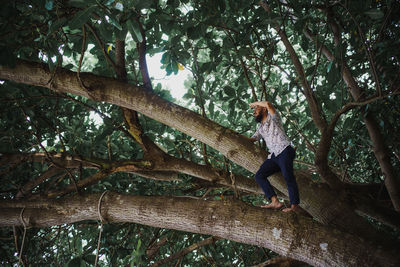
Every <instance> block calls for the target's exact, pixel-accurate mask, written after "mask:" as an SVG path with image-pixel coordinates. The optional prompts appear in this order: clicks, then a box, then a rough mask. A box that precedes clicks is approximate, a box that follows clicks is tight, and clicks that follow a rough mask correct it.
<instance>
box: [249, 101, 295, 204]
mask: <svg viewBox="0 0 400 267" xmlns="http://www.w3.org/2000/svg"><path fill="white" fill-rule="evenodd" d="M250 107H251V108H253V109H254V112H253V115H254V118H255V120H256V122H258V123H260V126H259V127H258V129H257V131H256V132H255V133H254V135H253V136H252V137H250V140H251V141H252V142H255V141H258V140H260V139H261V137H262V138H263V139H264V141H265V143H266V144H267V147H268V150H269V153H270V154H269V155H268V158H267V159H266V160H265V161H264V163H263V164H262V165H261V166H260V169H259V170H258V171H257V173H256V176H255V179H256V181H257V183H258V184H259V186H260V187H261V188H262V190H263V191H264V193H265V196H266V197H267V198H268V199H269V200H271V203H270V204H267V205H264V206H261V207H262V208H267V209H281V208H282V206H283V204H282V203H281V202H279V200H278V198H277V196H276V193H275V191H274V189H273V188H272V186H271V184H270V182H269V181H268V179H267V178H268V176H270V175H272V174H274V173H276V172H279V171H281V172H282V175H283V177H284V178H285V181H286V185H287V187H288V192H289V199H290V205H291V206H290V208H285V209H283V211H284V212H289V211H295V210H296V209H297V207H298V205H299V203H300V198H299V190H298V187H297V182H296V177H295V176H294V174H293V160H294V158H295V153H296V152H295V150H294V148H293V147H292V146H291V145H290V144H291V141H290V139H289V137H288V136H287V135H286V133H285V131H284V129H283V126H282V122H281V118H280V116H279V114H278V112H277V111H276V110H275V108H274V106H273V105H272V104H271V103H270V102H268V101H262V102H254V103H251V104H250Z"/></svg>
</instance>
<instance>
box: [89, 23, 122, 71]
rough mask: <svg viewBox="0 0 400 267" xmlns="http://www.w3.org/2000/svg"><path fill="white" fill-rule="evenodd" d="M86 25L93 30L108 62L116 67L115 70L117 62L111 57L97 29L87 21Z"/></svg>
mask: <svg viewBox="0 0 400 267" xmlns="http://www.w3.org/2000/svg"><path fill="white" fill-rule="evenodd" d="M85 25H86V26H88V28H89V30H90V31H91V32H92V34H93V35H94V37H95V38H96V41H97V43H98V44H99V46H100V48H101V51H103V54H104V57H105V58H106V60H107V62H109V63H110V64H111V65H112V67H113V68H114V70H115V69H116V65H115V62H114V61H113V60H112V59H111V57H110V55H109V54H108V53H107V51H106V50H105V47H104V44H103V42H102V41H101V39H100V37H99V35H98V34H97V33H96V30H95V29H94V28H93V27H92V25H90V24H89V23H86V24H85Z"/></svg>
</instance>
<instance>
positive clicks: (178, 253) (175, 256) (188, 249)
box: [148, 236, 221, 267]
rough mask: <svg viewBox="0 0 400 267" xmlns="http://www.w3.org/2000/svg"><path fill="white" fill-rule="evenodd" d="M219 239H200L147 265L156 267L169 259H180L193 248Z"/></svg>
mask: <svg viewBox="0 0 400 267" xmlns="http://www.w3.org/2000/svg"><path fill="white" fill-rule="evenodd" d="M220 239H221V238H219V237H213V236H212V237H209V238H207V239H204V240H203V241H200V242H198V243H195V244H192V245H190V246H189V247H187V248H184V249H182V250H181V251H179V252H177V253H175V254H173V255H171V256H169V257H167V258H164V259H162V260H159V261H157V262H155V263H153V264H151V265H149V266H148V267H157V266H161V265H163V264H165V263H167V262H170V261H173V260H176V259H181V258H182V257H184V256H185V255H186V254H188V253H190V252H192V251H193V250H196V249H198V248H200V247H202V246H205V245H209V244H212V243H214V242H215V241H217V240H220Z"/></svg>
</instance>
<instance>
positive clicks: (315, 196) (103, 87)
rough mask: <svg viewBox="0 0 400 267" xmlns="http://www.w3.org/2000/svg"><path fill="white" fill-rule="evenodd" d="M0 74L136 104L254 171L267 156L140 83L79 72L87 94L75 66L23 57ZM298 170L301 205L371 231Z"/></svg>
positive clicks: (324, 218)
mask: <svg viewBox="0 0 400 267" xmlns="http://www.w3.org/2000/svg"><path fill="white" fill-rule="evenodd" d="M51 77H53V78H52V79H51ZM0 78H2V79H7V80H12V81H15V82H19V83H25V84H31V85H37V86H42V87H47V88H49V89H51V90H55V91H62V92H67V93H71V94H74V95H80V96H84V97H88V98H92V97H95V98H96V100H98V101H105V102H109V103H112V104H116V105H119V106H121V107H126V108H130V109H134V110H137V111H138V112H141V113H143V114H145V115H146V116H149V117H151V118H153V119H156V120H158V121H160V122H162V123H164V124H166V125H169V126H171V127H174V128H176V129H177V130H180V131H182V132H184V133H185V134H188V135H190V136H192V137H194V138H196V139H198V140H200V141H202V142H204V143H206V144H207V145H209V146H211V147H213V148H214V149H216V150H218V151H220V152H221V153H222V154H223V155H225V156H226V157H228V158H229V159H230V160H232V161H233V162H235V163H237V164H239V165H241V166H242V167H244V168H246V169H247V170H249V171H251V172H253V173H255V172H256V171H257V170H258V168H259V166H260V165H261V164H262V162H263V161H264V159H265V158H266V153H265V151H262V150H260V148H258V147H257V146H256V145H254V144H252V143H251V142H249V141H248V140H247V139H245V138H243V137H242V136H241V135H239V134H238V133H236V132H234V131H232V130H230V129H227V128H225V127H222V126H221V125H219V124H217V123H215V122H213V121H211V120H208V119H205V118H203V117H202V116H200V115H199V114H196V113H195V112H192V111H190V110H188V109H185V108H183V107H180V106H178V105H176V104H173V103H171V102H168V101H165V100H163V99H162V98H160V97H159V96H157V95H155V94H154V93H151V92H148V91H146V90H143V89H142V87H139V86H135V85H132V84H126V83H123V82H120V81H118V80H115V79H112V78H107V77H101V76H96V75H93V74H88V73H81V78H82V79H83V80H84V82H85V84H86V85H87V86H88V88H90V90H92V93H91V94H90V95H89V93H88V91H87V90H83V89H82V88H81V87H80V86H79V84H78V82H77V80H76V74H75V73H74V72H71V71H68V70H64V69H61V68H58V72H56V73H55V74H54V75H53V76H52V73H51V72H50V71H49V70H48V67H47V66H46V65H44V64H39V63H32V62H27V61H21V60H19V61H17V66H16V67H15V68H10V67H6V66H0ZM295 175H296V179H297V183H298V186H299V191H300V195H301V199H302V202H301V205H302V207H303V208H304V209H305V210H307V211H308V212H309V213H310V214H311V215H312V216H313V217H314V218H315V219H316V220H318V221H320V222H323V223H331V224H334V225H337V226H340V227H342V228H343V229H347V230H348V231H351V232H358V233H360V234H361V235H363V236H366V237H368V236H371V235H370V233H373V232H374V230H373V229H372V228H371V226H369V225H368V223H366V222H365V221H363V220H362V218H360V217H359V216H358V215H356V214H355V213H354V212H353V210H352V207H350V206H349V205H348V203H347V202H345V201H338V196H337V194H333V193H332V191H330V190H329V188H327V187H325V186H324V185H315V184H312V183H310V179H309V176H308V175H307V174H304V173H302V172H301V171H296V172H295ZM269 180H270V182H271V184H272V185H273V186H274V187H276V188H277V189H278V190H279V191H280V192H283V193H285V194H287V186H286V183H285V182H284V179H283V178H282V176H281V175H280V174H275V175H272V176H270V177H269Z"/></svg>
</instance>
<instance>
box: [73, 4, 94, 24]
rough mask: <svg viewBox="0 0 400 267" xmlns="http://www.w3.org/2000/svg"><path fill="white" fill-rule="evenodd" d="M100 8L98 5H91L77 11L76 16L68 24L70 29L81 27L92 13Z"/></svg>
mask: <svg viewBox="0 0 400 267" xmlns="http://www.w3.org/2000/svg"><path fill="white" fill-rule="evenodd" d="M98 8H99V7H98V6H91V7H88V8H86V9H84V10H81V11H79V12H78V13H76V15H75V17H74V18H73V19H72V20H71V22H70V23H69V24H68V26H69V27H70V29H76V28H80V27H81V26H82V25H83V24H85V23H86V22H87V21H88V20H89V19H90V15H91V14H92V13H93V12H94V11H95V10H96V9H98Z"/></svg>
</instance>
